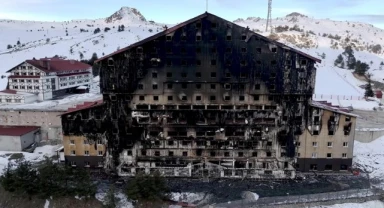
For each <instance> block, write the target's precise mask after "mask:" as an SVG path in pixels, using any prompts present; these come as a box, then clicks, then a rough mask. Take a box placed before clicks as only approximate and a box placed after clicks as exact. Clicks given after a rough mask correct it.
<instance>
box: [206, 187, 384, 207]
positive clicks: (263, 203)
mask: <svg viewBox="0 0 384 208" xmlns="http://www.w3.org/2000/svg"><path fill="white" fill-rule="evenodd" d="M383 193H384V192H383V190H380V189H350V190H346V191H338V192H328V193H319V194H307V195H297V196H280V197H265V198H260V199H258V200H257V201H252V200H246V199H244V200H238V201H232V202H227V203H222V204H214V205H209V206H206V208H237V207H249V208H252V207H269V206H272V205H289V204H302V203H314V202H326V201H331V200H346V199H354V198H365V197H370V196H379V195H382V194H383Z"/></svg>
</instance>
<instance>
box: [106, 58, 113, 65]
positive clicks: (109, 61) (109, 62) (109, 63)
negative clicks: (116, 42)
mask: <svg viewBox="0 0 384 208" xmlns="http://www.w3.org/2000/svg"><path fill="white" fill-rule="evenodd" d="M114 64H115V62H114V61H113V58H109V59H108V66H113V65H114Z"/></svg>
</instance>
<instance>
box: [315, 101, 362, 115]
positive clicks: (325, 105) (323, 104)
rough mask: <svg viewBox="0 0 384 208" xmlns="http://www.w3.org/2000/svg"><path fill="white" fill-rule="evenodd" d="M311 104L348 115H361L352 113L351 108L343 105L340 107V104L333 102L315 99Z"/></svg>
mask: <svg viewBox="0 0 384 208" xmlns="http://www.w3.org/2000/svg"><path fill="white" fill-rule="evenodd" d="M310 105H311V106H313V107H316V108H321V109H323V110H329V111H332V112H335V113H340V114H343V115H347V116H352V117H360V116H358V115H356V114H353V113H350V110H348V109H347V108H343V107H340V106H338V105H332V103H329V102H327V101H313V100H312V103H311V104H310Z"/></svg>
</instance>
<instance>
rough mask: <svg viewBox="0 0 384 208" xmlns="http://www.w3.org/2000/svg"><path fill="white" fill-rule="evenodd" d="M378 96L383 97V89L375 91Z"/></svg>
mask: <svg viewBox="0 0 384 208" xmlns="http://www.w3.org/2000/svg"><path fill="white" fill-rule="evenodd" d="M375 95H376V98H378V99H382V98H383V92H382V91H381V90H376V91H375Z"/></svg>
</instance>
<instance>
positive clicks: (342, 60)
mask: <svg viewBox="0 0 384 208" xmlns="http://www.w3.org/2000/svg"><path fill="white" fill-rule="evenodd" d="M341 63H344V58H343V56H342V55H341V54H339V56H337V59H336V60H335V63H334V65H335V66H339V65H340V64H341ZM341 68H344V67H341Z"/></svg>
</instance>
